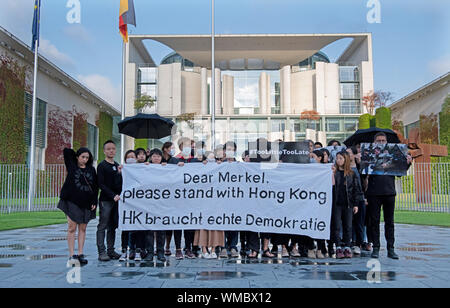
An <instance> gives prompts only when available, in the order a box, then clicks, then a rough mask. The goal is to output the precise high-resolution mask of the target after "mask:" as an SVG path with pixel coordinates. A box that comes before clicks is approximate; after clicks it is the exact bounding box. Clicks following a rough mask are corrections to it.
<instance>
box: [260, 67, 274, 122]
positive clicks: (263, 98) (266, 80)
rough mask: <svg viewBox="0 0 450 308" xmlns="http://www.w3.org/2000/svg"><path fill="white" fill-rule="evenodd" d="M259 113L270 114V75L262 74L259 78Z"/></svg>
mask: <svg viewBox="0 0 450 308" xmlns="http://www.w3.org/2000/svg"><path fill="white" fill-rule="evenodd" d="M259 113H260V114H270V113H271V108H270V75H268V74H267V73H266V72H262V73H261V75H260V76H259Z"/></svg>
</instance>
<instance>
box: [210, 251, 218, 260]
mask: <svg viewBox="0 0 450 308" xmlns="http://www.w3.org/2000/svg"><path fill="white" fill-rule="evenodd" d="M209 258H210V259H217V255H216V253H215V252H212V253H211V254H210V255H209Z"/></svg>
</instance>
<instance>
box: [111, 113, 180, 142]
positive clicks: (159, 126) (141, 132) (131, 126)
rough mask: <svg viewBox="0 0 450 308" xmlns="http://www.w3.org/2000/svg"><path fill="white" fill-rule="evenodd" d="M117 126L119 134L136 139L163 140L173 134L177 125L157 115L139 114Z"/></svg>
mask: <svg viewBox="0 0 450 308" xmlns="http://www.w3.org/2000/svg"><path fill="white" fill-rule="evenodd" d="M117 125H118V126H119V133H121V134H125V135H127V136H130V137H133V138H136V139H161V138H164V137H167V136H170V135H171V134H172V127H173V126H174V125H175V123H174V122H173V121H172V120H170V119H167V118H163V117H161V116H160V115H158V114H156V113H153V114H145V113H138V114H137V115H135V116H132V117H127V118H125V119H123V120H122V121H120V122H119V123H118V124H117Z"/></svg>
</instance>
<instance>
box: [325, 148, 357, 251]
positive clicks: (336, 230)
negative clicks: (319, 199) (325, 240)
mask: <svg viewBox="0 0 450 308" xmlns="http://www.w3.org/2000/svg"><path fill="white" fill-rule="evenodd" d="M333 171H334V175H333V206H332V214H331V239H332V241H333V242H334V243H335V244H336V257H337V258H338V259H341V258H344V257H345V258H351V257H352V256H353V254H352V250H351V248H350V244H351V239H352V218H353V214H356V213H357V212H358V206H359V205H360V204H361V202H363V201H364V195H363V193H362V189H361V184H360V182H359V179H358V177H357V175H356V173H355V172H353V171H352V170H351V167H350V157H349V155H348V153H347V152H340V153H338V154H337V155H336V164H335V166H334V167H333ZM341 232H342V238H341Z"/></svg>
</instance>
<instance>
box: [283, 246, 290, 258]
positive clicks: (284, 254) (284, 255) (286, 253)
mask: <svg viewBox="0 0 450 308" xmlns="http://www.w3.org/2000/svg"><path fill="white" fill-rule="evenodd" d="M281 257H282V258H289V252H288V251H287V249H286V248H283V249H282V250H281Z"/></svg>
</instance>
